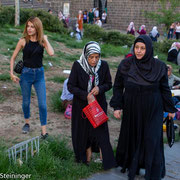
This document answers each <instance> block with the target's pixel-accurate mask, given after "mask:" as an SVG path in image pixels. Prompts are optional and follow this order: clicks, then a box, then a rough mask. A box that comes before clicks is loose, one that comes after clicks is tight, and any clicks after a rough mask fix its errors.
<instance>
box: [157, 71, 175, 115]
mask: <svg viewBox="0 0 180 180" xmlns="http://www.w3.org/2000/svg"><path fill="white" fill-rule="evenodd" d="M160 90H161V95H162V99H163V108H164V111H165V112H170V113H174V112H176V111H177V109H176V108H175V107H174V102H173V99H172V94H171V91H170V88H169V85H168V76H167V68H166V73H165V75H164V76H163V77H162V79H161V80H160Z"/></svg>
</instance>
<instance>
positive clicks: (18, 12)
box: [15, 0, 20, 26]
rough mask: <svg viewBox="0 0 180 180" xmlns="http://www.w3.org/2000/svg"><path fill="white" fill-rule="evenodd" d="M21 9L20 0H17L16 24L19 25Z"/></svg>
mask: <svg viewBox="0 0 180 180" xmlns="http://www.w3.org/2000/svg"><path fill="white" fill-rule="evenodd" d="M19 20H20V11H19V0H15V26H19Z"/></svg>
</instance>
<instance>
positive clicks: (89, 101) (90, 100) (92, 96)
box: [87, 92, 95, 104]
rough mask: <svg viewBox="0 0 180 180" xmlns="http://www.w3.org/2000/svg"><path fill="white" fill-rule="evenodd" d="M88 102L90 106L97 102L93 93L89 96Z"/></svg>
mask: <svg viewBox="0 0 180 180" xmlns="http://www.w3.org/2000/svg"><path fill="white" fill-rule="evenodd" d="M87 100H88V104H90V103H92V102H93V101H94V100H95V98H94V95H93V94H92V93H91V92H90V93H89V94H88V96H87Z"/></svg>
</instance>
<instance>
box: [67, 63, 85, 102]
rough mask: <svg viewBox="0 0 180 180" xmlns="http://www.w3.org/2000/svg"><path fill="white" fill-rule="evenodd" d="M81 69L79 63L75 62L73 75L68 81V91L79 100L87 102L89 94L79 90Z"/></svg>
mask: <svg viewBox="0 0 180 180" xmlns="http://www.w3.org/2000/svg"><path fill="white" fill-rule="evenodd" d="M78 71H79V68H78V64H77V62H74V64H73V66H72V69H71V73H70V76H69V80H68V84H67V86H68V90H69V92H70V93H71V94H73V95H75V96H77V97H78V98H79V99H81V100H84V101H86V100H87V95H88V92H87V91H85V90H83V89H81V88H79V86H78V76H79V73H78Z"/></svg>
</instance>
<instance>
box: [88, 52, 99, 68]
mask: <svg viewBox="0 0 180 180" xmlns="http://www.w3.org/2000/svg"><path fill="white" fill-rule="evenodd" d="M98 61H99V54H91V55H89V57H88V63H89V65H90V66H92V67H95V66H96V65H97V63H98Z"/></svg>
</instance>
